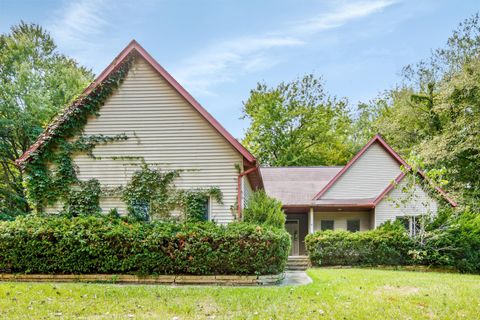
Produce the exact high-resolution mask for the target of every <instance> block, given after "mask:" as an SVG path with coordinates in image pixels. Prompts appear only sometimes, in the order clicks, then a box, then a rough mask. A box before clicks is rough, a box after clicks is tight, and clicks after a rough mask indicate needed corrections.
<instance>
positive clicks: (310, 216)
mask: <svg viewBox="0 0 480 320" xmlns="http://www.w3.org/2000/svg"><path fill="white" fill-rule="evenodd" d="M284 211H285V213H286V223H285V228H286V230H287V231H288V233H290V236H291V239H292V248H291V251H290V255H291V256H303V255H306V250H305V237H306V236H307V234H309V233H314V232H315V231H320V230H348V231H352V232H357V231H366V230H371V229H373V228H374V226H375V223H374V219H375V213H374V209H373V208H363V207H360V208H359V207H284Z"/></svg>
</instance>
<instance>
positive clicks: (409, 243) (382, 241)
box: [305, 225, 414, 266]
mask: <svg viewBox="0 0 480 320" xmlns="http://www.w3.org/2000/svg"><path fill="white" fill-rule="evenodd" d="M305 246H306V248H307V251H308V254H309V256H310V260H311V261H312V264H314V265H350V266H352V265H405V264H408V263H410V258H409V254H408V252H409V250H411V249H412V248H413V247H414V242H413V240H412V239H411V238H409V236H408V235H407V233H406V232H405V230H404V229H402V228H401V227H396V226H395V225H389V226H388V227H386V228H379V229H375V230H371V231H365V232H354V233H352V232H348V231H321V232H315V233H313V234H309V235H307V237H306V238H305Z"/></svg>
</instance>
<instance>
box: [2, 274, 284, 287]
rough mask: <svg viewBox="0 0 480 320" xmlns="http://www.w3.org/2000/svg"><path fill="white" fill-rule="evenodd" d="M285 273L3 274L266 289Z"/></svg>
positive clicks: (53, 279) (23, 278)
mask: <svg viewBox="0 0 480 320" xmlns="http://www.w3.org/2000/svg"><path fill="white" fill-rule="evenodd" d="M284 278H285V273H279V274H274V275H249V276H245V275H157V276H136V275H128V274H123V275H116V274H11V273H9V274H5V273H4V274H0V282H7V281H13V282H86V283H93V282H96V283H125V284H171V285H221V286H238V285H241V286H262V285H276V284H279V283H280V282H281V281H282V280H283V279H284Z"/></svg>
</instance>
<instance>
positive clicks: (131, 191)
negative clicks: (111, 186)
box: [122, 163, 180, 221]
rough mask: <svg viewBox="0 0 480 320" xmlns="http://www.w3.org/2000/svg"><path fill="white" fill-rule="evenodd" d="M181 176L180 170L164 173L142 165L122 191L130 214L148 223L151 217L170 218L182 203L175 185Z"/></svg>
mask: <svg viewBox="0 0 480 320" xmlns="http://www.w3.org/2000/svg"><path fill="white" fill-rule="evenodd" d="M179 176H180V171H179V170H171V171H166V172H162V171H161V170H157V169H152V168H149V167H148V165H147V164H146V163H142V166H141V169H140V170H137V171H136V172H135V173H134V174H133V176H132V178H131V180H130V181H129V182H128V184H127V186H126V187H125V188H124V189H123V190H122V200H123V201H124V202H125V203H126V204H127V210H128V214H129V215H130V216H132V217H134V218H135V219H137V220H139V221H148V220H150V217H157V218H164V219H165V218H168V217H170V213H171V212H172V211H173V210H175V209H176V208H178V206H179V203H180V194H179V192H178V191H177V189H176V188H175V185H174V180H175V179H176V178H177V177H179Z"/></svg>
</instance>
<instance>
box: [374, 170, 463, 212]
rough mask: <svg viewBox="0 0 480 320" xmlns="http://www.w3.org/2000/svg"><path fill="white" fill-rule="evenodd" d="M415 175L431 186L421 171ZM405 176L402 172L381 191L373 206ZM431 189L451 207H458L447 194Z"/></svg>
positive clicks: (438, 188) (438, 189) (436, 188)
mask: <svg viewBox="0 0 480 320" xmlns="http://www.w3.org/2000/svg"><path fill="white" fill-rule="evenodd" d="M417 173H418V174H419V175H420V176H421V177H422V178H423V179H425V180H426V181H427V182H428V183H430V184H431V185H433V184H432V182H431V181H430V179H428V177H427V176H426V175H425V173H424V172H423V171H420V170H419V171H417ZM405 176H406V173H405V172H402V173H400V174H399V175H398V177H397V178H395V181H394V182H392V183H390V184H389V185H388V186H387V188H385V190H383V192H382V193H381V194H380V195H379V196H378V197H377V198H376V199H375V201H374V202H373V203H374V205H375V206H376V205H378V204H379V203H380V201H382V199H383V198H385V196H386V195H387V194H388V193H389V192H390V191H392V189H393V188H394V187H395V186H396V185H398V184H399V183H400V182H401V181H402V180H403V178H405ZM433 188H434V189H435V190H436V191H437V192H438V193H440V195H441V196H442V197H443V198H444V199H445V200H446V201H447V202H448V203H449V204H450V205H451V206H452V207H457V206H458V203H457V202H456V201H455V200H453V199H452V198H450V197H449V196H448V195H447V193H446V192H445V191H444V190H443V189H442V188H440V187H438V186H433Z"/></svg>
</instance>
